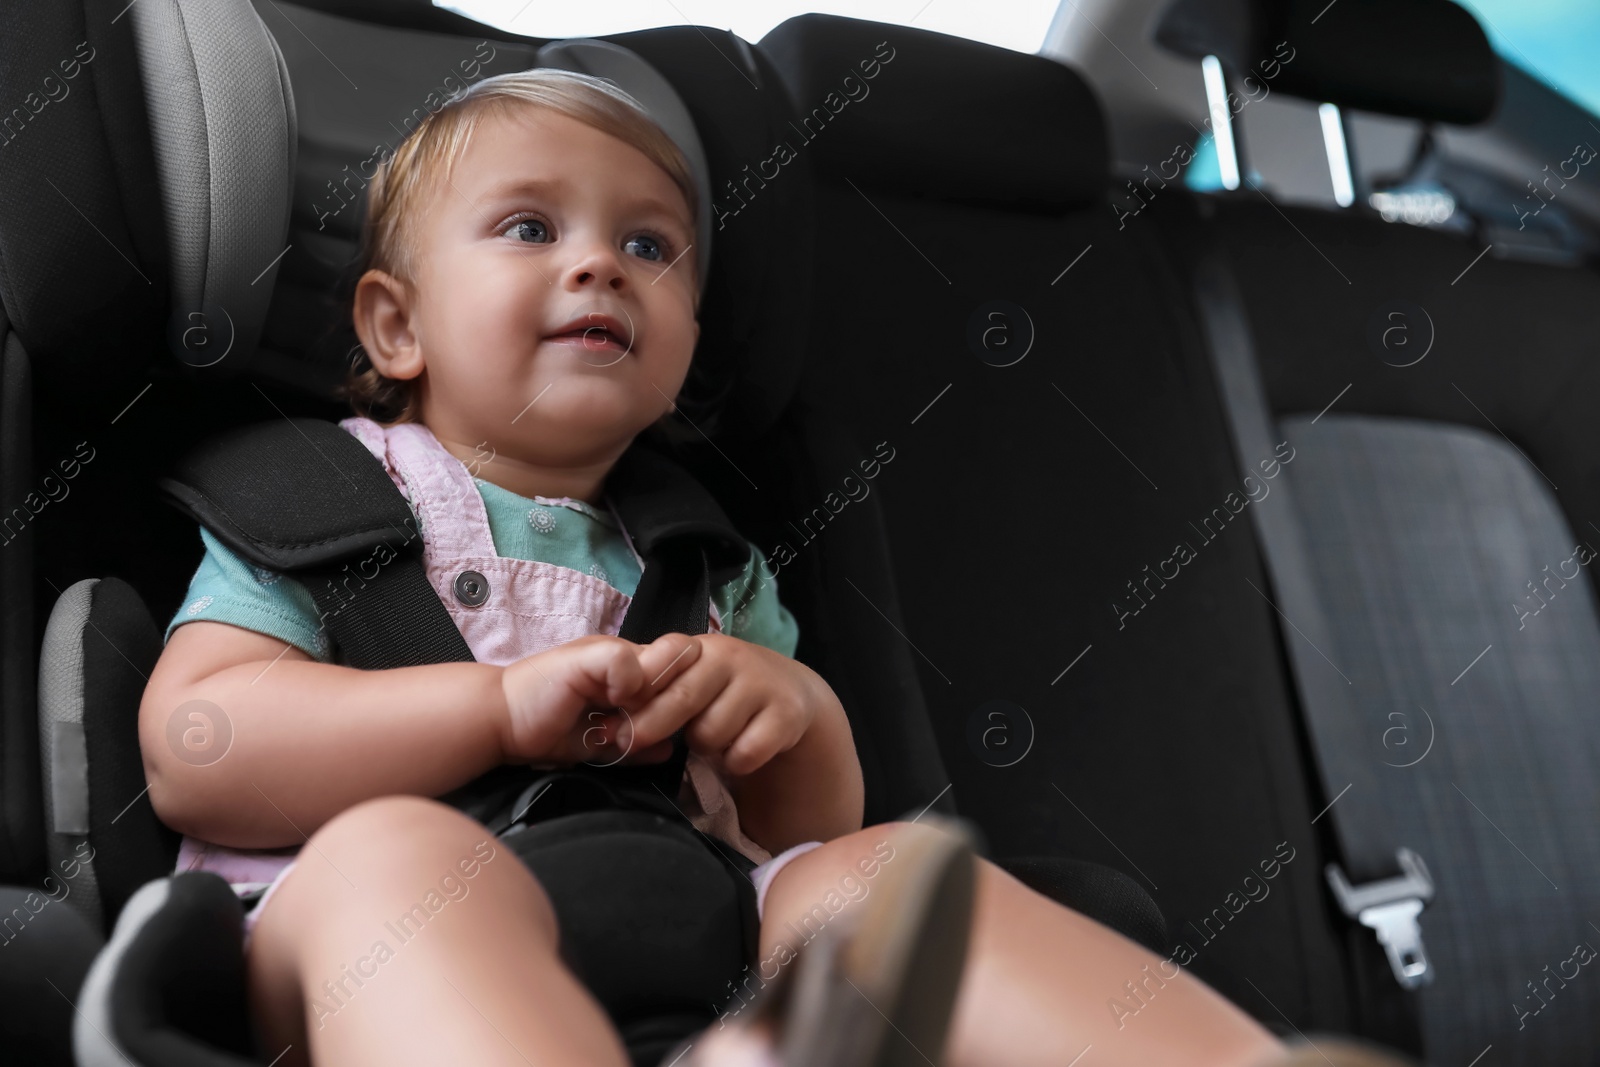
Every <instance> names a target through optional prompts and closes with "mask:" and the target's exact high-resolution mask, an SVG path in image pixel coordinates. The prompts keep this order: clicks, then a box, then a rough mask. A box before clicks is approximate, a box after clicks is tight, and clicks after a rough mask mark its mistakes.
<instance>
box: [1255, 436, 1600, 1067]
mask: <svg viewBox="0 0 1600 1067" xmlns="http://www.w3.org/2000/svg"><path fill="white" fill-rule="evenodd" d="M1282 428H1283V431H1284V435H1285V436H1287V437H1288V438H1289V439H1290V440H1291V441H1293V442H1294V445H1295V448H1296V450H1297V454H1296V458H1295V460H1294V463H1293V465H1292V469H1290V470H1289V471H1287V474H1288V476H1289V477H1291V478H1292V479H1293V482H1294V490H1295V501H1296V506H1297V509H1298V511H1299V513H1300V518H1301V521H1302V524H1303V527H1304V530H1305V535H1306V538H1307V542H1308V545H1309V547H1310V555H1311V565H1312V570H1313V576H1314V577H1313V580H1314V581H1315V582H1316V583H1317V585H1318V587H1319V589H1320V592H1321V594H1322V597H1323V603H1324V604H1325V605H1326V610H1327V612H1328V614H1329V615H1330V616H1331V617H1330V619H1329V628H1330V632H1331V633H1332V635H1333V647H1330V648H1324V649H1322V650H1321V651H1322V653H1324V654H1325V655H1326V656H1327V657H1328V659H1329V660H1331V661H1332V662H1333V664H1334V665H1335V666H1336V667H1337V668H1338V669H1339V670H1340V671H1341V672H1342V673H1343V674H1344V675H1346V676H1347V677H1348V678H1349V680H1350V685H1351V687H1352V689H1353V691H1354V695H1355V698H1356V699H1355V703H1356V706H1357V707H1358V708H1359V712H1360V714H1361V715H1362V716H1363V719H1364V726H1365V731H1366V733H1367V736H1368V737H1370V739H1371V747H1370V751H1369V755H1370V758H1372V759H1373V760H1375V761H1379V762H1381V763H1384V764H1387V765H1388V766H1387V767H1385V768H1381V770H1383V771H1384V772H1385V773H1384V774H1383V775H1382V776H1381V777H1380V779H1379V781H1380V782H1381V783H1383V788H1384V789H1385V790H1386V796H1387V808H1388V810H1389V813H1390V815H1391V817H1392V825H1393V827H1394V829H1395V831H1396V834H1397V838H1398V840H1399V841H1400V842H1401V843H1403V844H1405V845H1407V846H1409V847H1411V848H1413V849H1415V850H1416V851H1417V852H1419V853H1420V854H1421V855H1422V857H1423V859H1424V860H1425V861H1426V862H1427V864H1428V866H1429V868H1430V870H1431V872H1432V874H1433V877H1434V880H1435V882H1436V884H1437V897H1436V899H1435V901H1434V902H1433V904H1432V905H1431V906H1430V907H1429V908H1428V909H1427V910H1426V911H1425V912H1424V913H1423V916H1422V928H1423V934H1424V938H1425V942H1426V946H1427V950H1428V953H1429V955H1430V956H1431V958H1432V962H1433V965H1434V967H1435V969H1436V971H1437V977H1436V979H1435V981H1434V982H1433V983H1432V984H1431V985H1429V986H1426V987H1424V989H1423V992H1422V999H1421V1004H1422V1013H1423V1027H1424V1036H1425V1043H1426V1046H1425V1047H1426V1050H1427V1054H1428V1059H1429V1062H1438V1063H1457V1062H1459V1063H1467V1062H1469V1061H1471V1060H1472V1059H1473V1058H1474V1057H1476V1056H1478V1055H1479V1054H1481V1053H1482V1052H1483V1051H1484V1050H1485V1047H1486V1046H1488V1045H1489V1044H1491V1043H1492V1044H1493V1045H1494V1046H1495V1055H1496V1056H1500V1055H1502V1054H1503V1055H1504V1056H1505V1057H1506V1058H1505V1059H1504V1060H1503V1061H1502V1062H1520V1063H1542V1062H1549V1063H1555V1062H1560V1063H1578V1062H1587V1059H1586V1058H1587V1057H1588V1056H1590V1055H1591V1054H1592V1051H1593V1049H1594V1048H1595V1047H1596V1046H1597V1044H1600V1025H1597V1020H1600V983H1586V982H1584V981H1583V980H1582V979H1581V978H1579V979H1577V980H1572V979H1573V977H1574V975H1575V974H1577V970H1576V969H1575V968H1576V967H1578V966H1581V965H1582V963H1583V962H1584V956H1582V955H1580V956H1579V957H1578V958H1577V959H1575V960H1574V959H1573V956H1574V949H1575V946H1577V945H1579V944H1580V943H1583V942H1588V943H1590V944H1595V943H1600V930H1597V928H1596V927H1595V926H1594V925H1593V924H1592V920H1594V919H1595V918H1596V917H1600V883H1597V881H1596V879H1595V877H1594V874H1595V872H1596V871H1600V821H1597V819H1596V814H1597V813H1600V776H1597V774H1596V770H1597V768H1600V717H1597V716H1596V714H1595V712H1596V710H1597V709H1596V705H1597V702H1600V696H1597V694H1600V618H1597V614H1596V610H1595V603H1594V596H1593V594H1592V592H1591V590H1590V587H1589V583H1588V581H1587V579H1586V577H1585V576H1584V575H1583V573H1582V572H1583V570H1584V569H1585V568H1586V566H1587V565H1588V562H1589V561H1590V560H1592V559H1593V558H1594V555H1595V553H1594V549H1593V547H1591V546H1593V545H1595V544H1600V534H1595V533H1594V532H1593V531H1587V532H1588V533H1589V536H1588V537H1584V536H1582V534H1581V533H1580V534H1578V535H1574V533H1573V531H1572V529H1571V528H1570V526H1569V525H1568V523H1567V521H1566V519H1565V517H1564V516H1563V514H1562V512H1561V510H1560V508H1559V507H1558V506H1557V503H1556V500H1555V497H1554V495H1553V493H1552V491H1551V488H1550V486H1549V484H1548V483H1547V482H1546V481H1545V480H1544V478H1543V477H1542V476H1541V475H1540V474H1539V473H1538V471H1537V470H1536V469H1534V468H1533V467H1532V466H1531V465H1530V464H1529V462H1528V461H1527V460H1525V459H1524V458H1523V457H1522V455H1521V454H1519V453H1518V452H1517V450H1516V449H1515V448H1514V447H1513V446H1512V445H1511V444H1510V443H1508V442H1507V441H1505V440H1504V439H1502V438H1500V437H1498V436H1495V435H1493V434H1491V433H1488V432H1485V431H1479V430H1476V429H1470V428H1466V427H1461V426H1454V425H1450V424H1447V423H1438V422H1423V421H1420V420H1411V419H1400V418H1382V417H1373V416H1340V415H1338V414H1327V415H1323V416H1322V417H1321V418H1320V419H1318V420H1316V421H1315V423H1314V424H1313V419H1312V417H1310V416H1302V417H1296V418H1287V419H1284V420H1282ZM1588 958H1592V956H1590V957H1588ZM1562 975H1564V976H1565V978H1566V979H1567V980H1565V981H1563V979H1562V977H1561V976H1562ZM1530 983H1534V984H1535V985H1537V987H1538V991H1539V992H1538V996H1535V995H1534V993H1533V986H1530ZM1524 1013H1525V1014H1524Z"/></svg>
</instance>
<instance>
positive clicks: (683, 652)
mask: <svg viewBox="0 0 1600 1067" xmlns="http://www.w3.org/2000/svg"><path fill="white" fill-rule="evenodd" d="M699 658H700V642H699V641H697V640H696V639H695V638H694V637H693V636H692V635H690V634H680V633H668V634H662V635H661V636H660V637H658V638H656V639H655V640H654V641H652V642H650V643H649V644H648V645H643V646H641V647H640V649H639V666H640V667H641V668H643V671H644V684H643V685H641V686H640V687H639V688H638V690H637V691H636V692H635V693H634V694H633V698H634V699H633V704H634V706H638V705H641V704H643V703H645V702H646V701H648V700H649V699H650V698H651V697H653V696H655V695H656V694H657V693H659V692H661V690H663V689H665V688H666V687H667V686H669V685H671V684H672V680H673V679H674V678H676V677H678V676H679V675H681V674H682V673H683V672H684V671H686V670H688V669H689V668H690V667H692V666H694V664H695V662H696V661H697V660H699Z"/></svg>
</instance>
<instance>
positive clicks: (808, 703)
mask: <svg viewBox="0 0 1600 1067" xmlns="http://www.w3.org/2000/svg"><path fill="white" fill-rule="evenodd" d="M695 640H696V641H697V642H698V643H699V644H700V645H701V652H700V656H699V660H698V661H697V662H696V663H695V664H694V665H693V666H691V667H689V668H688V669H685V670H683V671H682V672H681V673H680V674H679V675H678V677H677V678H676V679H675V680H674V681H673V682H671V683H670V684H667V685H665V686H664V687H662V688H661V689H659V690H658V691H657V692H656V694H655V695H654V697H652V698H650V699H649V700H647V701H644V702H642V703H641V704H640V706H639V707H638V710H636V711H635V710H634V709H633V708H632V707H631V706H630V707H629V710H630V712H631V714H632V731H633V744H634V747H636V748H637V747H639V746H640V745H651V744H655V743H659V742H660V741H661V740H662V739H665V738H670V737H671V736H672V731H673V730H675V729H676V728H677V727H678V726H680V725H682V726H684V734H685V738H686V740H687V741H688V743H689V747H690V749H691V750H692V751H694V752H697V753H699V754H700V755H702V756H704V757H705V758H706V759H708V760H709V761H711V762H712V764H713V765H714V766H717V767H719V768H720V769H721V770H722V771H723V772H724V775H725V777H726V778H727V779H728V791H729V792H730V793H731V794H732V795H733V799H734V803H735V804H737V805H738V807H739V822H740V824H741V825H742V826H743V827H744V830H745V832H746V833H747V834H748V835H749V836H750V837H751V838H752V839H753V840H755V841H756V842H757V843H758V844H760V845H761V846H762V847H763V848H765V849H766V850H767V851H769V852H771V853H773V854H777V853H778V852H781V851H782V850H783V849H786V848H788V847H790V846H791V845H797V844H799V843H801V842H802V841H811V840H817V841H829V840H832V839H833V838H835V837H838V836H840V835H842V834H847V833H851V832H853V831H855V830H859V829H861V817H862V810H863V804H864V798H865V792H864V787H863V785H862V780H861V763H860V760H859V759H858V758H857V756H856V749H855V740H854V738H853V737H852V735H851V732H850V722H849V719H848V718H847V717H846V716H845V711H844V707H843V706H842V705H841V704H840V703H839V698H838V697H837V696H836V695H835V694H834V692H833V689H832V688H831V687H830V686H829V685H828V683H827V682H826V681H824V680H823V678H822V676H821V675H819V674H817V673H816V672H815V671H813V670H812V669H811V668H809V667H807V666H806V665H805V664H803V663H800V662H798V661H797V660H793V659H790V658H789V657H788V656H785V655H783V654H782V653H780V652H775V651H773V650H772V649H770V648H766V647H764V646H762V645H757V644H752V643H751V642H749V641H745V640H742V639H740V638H737V637H732V636H729V635H727V634H699V635H696V637H695ZM625 706H627V705H625Z"/></svg>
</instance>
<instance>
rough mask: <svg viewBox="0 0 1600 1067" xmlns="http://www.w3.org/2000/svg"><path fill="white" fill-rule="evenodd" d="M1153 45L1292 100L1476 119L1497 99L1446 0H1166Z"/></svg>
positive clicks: (1470, 35)
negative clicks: (1208, 59) (1210, 60)
mask: <svg viewBox="0 0 1600 1067" xmlns="http://www.w3.org/2000/svg"><path fill="white" fill-rule="evenodd" d="M1155 39H1156V41H1157V43H1159V44H1161V45H1163V46H1164V47H1166V48H1168V49H1170V50H1171V51H1174V52H1177V53H1179V54H1180V55H1185V56H1190V57H1193V58H1196V59H1199V58H1201V57H1203V56H1207V55H1214V56H1216V57H1217V58H1218V60H1220V61H1221V62H1222V64H1223V65H1224V66H1225V67H1227V68H1228V70H1229V71H1230V73H1232V74H1233V75H1234V76H1235V77H1241V78H1242V77H1254V78H1255V79H1257V80H1258V81H1259V80H1262V79H1263V78H1265V79H1266V80H1269V81H1270V82H1271V85H1272V88H1273V89H1276V90H1279V91H1281V92H1285V93H1288V94H1289V95H1290V96H1297V97H1302V98H1304V99H1307V100H1315V101H1318V102H1322V103H1331V104H1337V105H1339V106H1340V107H1350V108H1356V109H1359V110H1362V111H1376V112H1381V113H1383V114H1387V115H1399V116H1401V117H1403V118H1415V119H1423V120H1426V121H1436V122H1451V123H1459V124H1463V125H1466V124H1471V123H1476V122H1482V121H1483V120H1484V119H1486V118H1488V117H1489V116H1490V115H1491V114H1493V113H1494V109H1495V105H1496V104H1497V103H1498V101H1499V97H1500V86H1501V81H1500V64H1499V61H1498V60H1497V59H1496V57H1495V55H1494V52H1493V50H1492V49H1491V48H1490V46H1489V39H1488V37H1486V36H1485V35H1484V32H1483V29H1482V27H1480V26H1479V25H1478V22H1477V20H1476V19H1475V18H1473V17H1472V14H1471V13H1470V12H1468V11H1467V10H1466V9H1465V8H1463V7H1460V6H1459V5H1457V4H1455V3H1453V2H1452V0H1339V2H1338V3H1337V4H1328V3H1327V2H1326V0H1174V2H1173V3H1172V4H1171V6H1169V7H1168V8H1167V10H1166V11H1165V12H1164V13H1163V14H1162V16H1161V21H1160V22H1159V23H1158V24H1157V27H1156V33H1155ZM1282 49H1287V50H1288V51H1287V52H1284V51H1282ZM1286 56H1287V58H1285V57H1286Z"/></svg>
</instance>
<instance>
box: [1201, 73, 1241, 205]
mask: <svg viewBox="0 0 1600 1067" xmlns="http://www.w3.org/2000/svg"><path fill="white" fill-rule="evenodd" d="M1200 73H1201V74H1203V75H1205V80H1206V107H1207V110H1209V111H1210V112H1211V137H1212V140H1213V141H1214V142H1215V143H1216V146H1217V168H1218V169H1219V170H1220V171H1221V172H1222V187H1223V188H1224V189H1237V188H1239V153H1238V152H1237V151H1236V150H1235V149H1234V146H1233V116H1232V115H1231V114H1229V112H1228V86H1227V82H1226V81H1224V79H1223V77H1222V62H1221V61H1220V60H1218V59H1217V57H1216V56H1206V57H1205V58H1204V59H1202V60H1201V61H1200Z"/></svg>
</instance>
